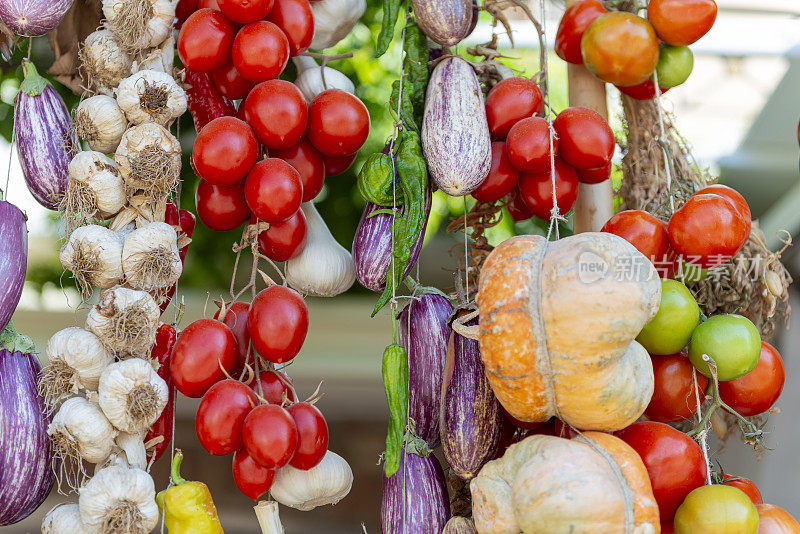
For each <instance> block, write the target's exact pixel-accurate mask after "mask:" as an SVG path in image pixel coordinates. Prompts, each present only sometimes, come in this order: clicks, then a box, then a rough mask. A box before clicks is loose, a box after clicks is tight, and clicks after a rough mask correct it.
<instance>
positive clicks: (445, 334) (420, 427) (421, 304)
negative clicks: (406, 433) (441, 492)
mask: <svg viewBox="0 0 800 534" xmlns="http://www.w3.org/2000/svg"><path fill="white" fill-rule="evenodd" d="M451 313H453V307H452V306H451V305H450V302H448V300H447V299H446V298H444V297H442V296H441V295H431V294H424V295H422V296H420V297H419V300H412V301H411V304H409V305H408V306H406V308H405V309H404V310H403V311H402V313H400V318H399V319H398V320H399V321H400V344H401V345H402V346H403V347H404V348H405V349H406V353H407V354H408V417H409V419H413V420H414V432H415V433H416V435H417V436H418V437H420V438H422V439H423V440H425V441H426V442H427V443H428V446H429V447H431V448H433V447H436V446H437V445H439V404H440V401H441V398H442V379H443V375H444V362H445V358H446V357H447V342H448V340H449V339H450V326H449V325H448V324H447V320H448V319H449V318H450V314H451Z"/></svg>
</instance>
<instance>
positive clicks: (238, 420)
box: [194, 379, 258, 456]
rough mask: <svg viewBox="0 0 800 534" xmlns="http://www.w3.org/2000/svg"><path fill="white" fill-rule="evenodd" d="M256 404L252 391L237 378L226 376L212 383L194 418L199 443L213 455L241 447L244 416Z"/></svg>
mask: <svg viewBox="0 0 800 534" xmlns="http://www.w3.org/2000/svg"><path fill="white" fill-rule="evenodd" d="M257 404H258V402H257V401H256V396H255V394H254V393H253V390H252V389H250V388H249V387H247V386H245V385H244V384H242V383H241V382H239V381H238V380H231V379H227V380H223V381H221V382H217V383H216V384H214V385H213V386H211V388H210V389H209V390H208V391H206V393H205V395H203V400H201V401H200V406H199V407H198V408H197V416H196V418H195V420H194V428H195V431H196V432H197V439H199V440H200V445H202V446H203V448H204V449H205V450H207V451H208V453H209V454H213V455H215V456H225V455H226V454H232V453H234V452H236V451H238V450H239V449H241V448H242V445H243V444H242V426H243V425H244V418H245V417H247V414H249V413H250V410H252V409H253V408H255V407H256V405H257Z"/></svg>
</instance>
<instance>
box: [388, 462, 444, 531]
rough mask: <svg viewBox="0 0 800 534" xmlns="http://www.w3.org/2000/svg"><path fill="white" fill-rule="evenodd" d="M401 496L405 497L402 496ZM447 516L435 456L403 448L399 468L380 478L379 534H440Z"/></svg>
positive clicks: (439, 467) (441, 474)
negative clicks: (381, 487)
mask: <svg viewBox="0 0 800 534" xmlns="http://www.w3.org/2000/svg"><path fill="white" fill-rule="evenodd" d="M404 497H405V498H404ZM449 517H450V502H449V500H448V497H447V486H446V484H445V480H444V473H443V472H442V466H441V465H440V464H439V460H437V459H436V456H434V455H433V454H429V455H428V456H425V457H423V456H418V455H416V454H414V453H410V452H406V451H405V450H403V452H402V454H401V455H400V468H399V469H398V470H397V473H395V474H394V475H392V476H390V477H389V478H386V477H384V478H383V498H382V499H381V532H383V534H441V532H442V528H444V525H445V523H446V522H447V520H448V519H449Z"/></svg>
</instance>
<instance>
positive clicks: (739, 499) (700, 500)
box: [673, 484, 758, 534]
mask: <svg viewBox="0 0 800 534" xmlns="http://www.w3.org/2000/svg"><path fill="white" fill-rule="evenodd" d="M673 524H674V526H675V534H695V533H697V534H701V533H702V534H734V533H735V534H757V533H758V511H756V507H755V506H754V505H753V503H752V502H750V499H749V498H748V497H747V495H745V494H744V492H743V491H742V490H740V489H737V488H732V487H730V486H723V485H720V484H714V485H712V486H702V487H699V488H697V489H695V490H693V491H692V492H691V493H690V494H689V495H688V496H687V497H686V500H685V501H683V504H681V506H680V508H678V511H677V512H676V513H675V520H674V522H673Z"/></svg>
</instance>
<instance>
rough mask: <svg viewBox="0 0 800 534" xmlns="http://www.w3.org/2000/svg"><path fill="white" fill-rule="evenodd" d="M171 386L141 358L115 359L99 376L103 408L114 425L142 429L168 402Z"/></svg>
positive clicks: (125, 428) (99, 393)
mask: <svg viewBox="0 0 800 534" xmlns="http://www.w3.org/2000/svg"><path fill="white" fill-rule="evenodd" d="M168 396H169V389H168V388H167V384H166V382H164V380H163V379H162V378H161V377H160V376H158V374H157V373H156V371H155V370H154V369H153V366H152V365H150V363H149V362H147V361H146V360H144V359H142V358H131V359H128V360H124V361H121V362H116V363H112V364H111V365H109V366H108V367H106V369H105V370H104V371H103V374H102V375H101V376H100V384H99V387H98V398H99V401H100V408H101V409H102V410H103V413H104V414H105V416H106V417H107V418H108V420H109V421H110V422H111V424H112V425H114V427H116V428H118V429H119V430H122V431H124V432H134V433H135V432H139V431H142V430H145V429H147V428H148V427H149V426H150V425H152V424H153V423H154V422H155V420H156V419H158V416H159V415H161V411H162V410H163V409H164V406H166V405H167V397H168Z"/></svg>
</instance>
